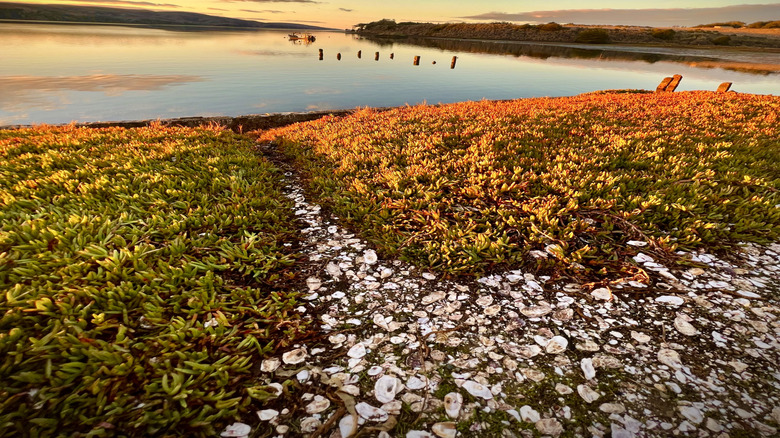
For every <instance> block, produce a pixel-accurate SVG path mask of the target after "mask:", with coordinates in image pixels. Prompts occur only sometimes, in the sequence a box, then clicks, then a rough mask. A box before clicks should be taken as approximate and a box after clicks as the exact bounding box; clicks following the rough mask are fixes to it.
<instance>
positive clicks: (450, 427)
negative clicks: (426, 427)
mask: <svg viewBox="0 0 780 438" xmlns="http://www.w3.org/2000/svg"><path fill="white" fill-rule="evenodd" d="M431 431H433V433H434V434H436V436H438V437H439V438H455V435H457V434H458V430H457V429H455V423H454V422H451V421H448V422H444V423H436V424H434V425H433V427H432V428H431Z"/></svg>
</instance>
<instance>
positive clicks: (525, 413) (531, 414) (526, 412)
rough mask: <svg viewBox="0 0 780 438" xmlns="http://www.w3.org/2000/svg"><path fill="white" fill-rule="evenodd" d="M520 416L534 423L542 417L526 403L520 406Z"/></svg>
mask: <svg viewBox="0 0 780 438" xmlns="http://www.w3.org/2000/svg"><path fill="white" fill-rule="evenodd" d="M520 418H521V419H522V420H523V421H527V422H529V423H536V422H537V421H539V420H541V419H542V417H540V416H539V412H537V411H536V409H534V408H532V407H530V406H528V405H524V406H522V407H521V408H520Z"/></svg>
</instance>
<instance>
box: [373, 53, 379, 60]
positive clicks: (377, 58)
mask: <svg viewBox="0 0 780 438" xmlns="http://www.w3.org/2000/svg"><path fill="white" fill-rule="evenodd" d="M374 61H379V52H376V53H375V54H374Z"/></svg>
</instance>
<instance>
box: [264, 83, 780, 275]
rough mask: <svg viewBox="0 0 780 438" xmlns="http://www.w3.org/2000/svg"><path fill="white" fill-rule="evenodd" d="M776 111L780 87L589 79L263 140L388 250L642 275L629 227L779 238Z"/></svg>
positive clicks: (335, 122)
mask: <svg viewBox="0 0 780 438" xmlns="http://www.w3.org/2000/svg"><path fill="white" fill-rule="evenodd" d="M779 110H780V98H777V97H772V96H755V95H742V94H735V93H729V94H715V93H707V92H686V93H661V94H625V93H593V94H588V95H582V96H576V97H571V98H555V99H548V98H543V99H525V100H518V101H509V102H487V101H485V102H470V103H461V104H452V105H443V106H417V107H407V108H400V109H394V110H390V111H386V112H375V111H372V110H363V111H359V112H356V113H355V114H353V115H351V116H347V117H344V118H328V119H322V120H319V121H314V122H310V123H306V124H299V125H292V126H289V127H285V128H279V129H276V130H272V131H266V132H264V133H262V135H261V137H260V139H261V140H277V141H279V142H280V143H281V145H282V147H283V149H284V151H285V152H286V153H287V154H289V155H291V156H293V157H295V160H296V162H297V165H298V166H299V167H300V168H301V169H302V170H303V171H304V172H306V173H307V175H308V179H309V184H310V186H311V188H312V190H313V192H314V195H315V196H316V197H317V200H318V201H319V202H322V203H323V204H325V205H327V206H328V207H330V208H332V209H333V210H334V211H335V213H336V214H338V215H339V216H341V217H342V218H345V219H347V220H348V221H349V222H350V223H351V224H352V226H353V227H354V228H356V229H358V230H359V231H360V233H361V234H362V236H363V237H365V238H367V239H368V240H369V241H371V242H372V243H373V244H374V245H376V246H377V247H378V248H380V249H381V250H382V251H383V252H384V253H385V254H386V255H390V256H400V257H401V258H403V259H405V260H408V261H411V262H414V263H416V264H419V265H422V266H426V267H430V268H434V269H438V270H441V271H446V272H450V273H456V274H464V273H465V274H474V273H482V272H486V271H491V270H496V269H505V268H507V267H513V266H527V267H530V268H532V269H545V268H550V269H553V270H554V272H556V273H557V274H556V275H557V276H558V277H560V276H573V277H578V278H589V279H593V280H600V279H606V278H610V277H613V276H614V275H616V274H617V275H628V276H639V277H641V274H642V273H641V271H639V268H638V267H637V266H636V265H635V263H634V262H633V261H632V260H630V258H629V257H628V256H630V255H633V254H635V253H636V252H637V250H636V249H635V248H633V247H631V246H629V245H627V242H628V241H629V240H642V241H647V242H648V243H649V246H648V247H647V248H644V249H643V251H645V252H651V253H655V254H658V255H659V256H663V255H664V254H666V255H669V254H670V253H671V252H672V251H674V250H676V249H695V248H701V247H706V248H710V249H725V248H728V247H729V246H731V245H735V244H737V243H738V242H741V241H754V242H768V241H774V240H777V239H778V237H780V208H778V205H779V204H780V169H779V168H778V164H777V163H780V143H779V142H778V138H780V123H778V114H780V111H779ZM532 251H538V252H532ZM533 254H536V255H537V256H539V255H544V257H546V258H535V257H532V256H531V255H533ZM529 265H530V266H529Z"/></svg>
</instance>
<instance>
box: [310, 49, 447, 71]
mask: <svg viewBox="0 0 780 438" xmlns="http://www.w3.org/2000/svg"><path fill="white" fill-rule="evenodd" d="M357 57H358V59H360V58H362V57H363V51H362V50H358V52H357ZM324 58H325V53H324V52H323V51H322V49H320V61H322V60H323V59H324ZM336 59H337V60H339V61H341V53H337V54H336ZM390 59H395V53H391V54H390ZM457 60H458V57H457V56H453V57H452V62H450V68H451V69H453V68H455V63H456V62H457ZM374 61H379V52H375V53H374ZM412 62H413V64H414V65H420V56H419V55H418V56H415V57H414V60H413V61H412ZM432 64H436V61H433V62H432Z"/></svg>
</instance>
